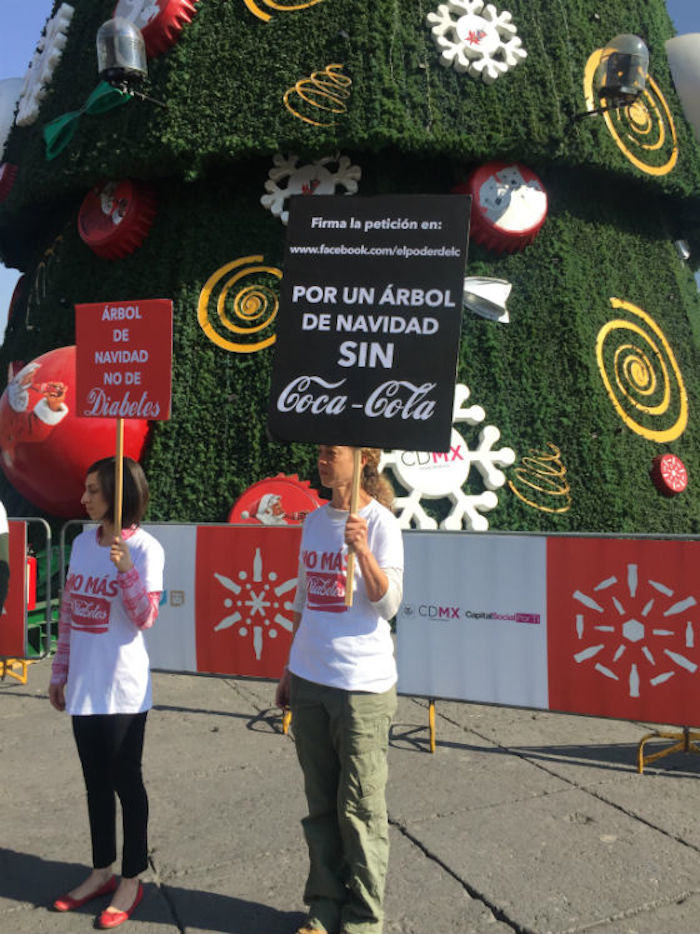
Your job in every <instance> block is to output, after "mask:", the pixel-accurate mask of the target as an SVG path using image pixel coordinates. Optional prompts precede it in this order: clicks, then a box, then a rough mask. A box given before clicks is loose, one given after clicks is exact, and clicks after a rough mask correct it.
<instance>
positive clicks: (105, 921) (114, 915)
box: [95, 882, 143, 929]
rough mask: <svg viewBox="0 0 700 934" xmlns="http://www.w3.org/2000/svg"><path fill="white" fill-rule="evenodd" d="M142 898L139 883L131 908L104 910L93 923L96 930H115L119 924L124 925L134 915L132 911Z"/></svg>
mask: <svg viewBox="0 0 700 934" xmlns="http://www.w3.org/2000/svg"><path fill="white" fill-rule="evenodd" d="M142 898H143V885H142V884H141V883H140V882H139V887H138V891H137V892H136V898H135V899H134V901H133V904H132V906H131V908H128V909H127V910H126V911H108V910H107V909H106V908H105V910H104V911H103V912H102V914H101V915H100V916H99V918H98V919H97V921H96V922H95V925H96V927H98V928H102V929H105V928H116V927H119V925H120V924H124V922H125V921H128V920H129V918H130V917H131V916H132V914H133V913H134V909H135V908H136V906H137V905H138V903H139V902H140V901H141V899H142Z"/></svg>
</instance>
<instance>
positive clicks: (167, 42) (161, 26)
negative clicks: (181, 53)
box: [112, 0, 198, 58]
mask: <svg viewBox="0 0 700 934" xmlns="http://www.w3.org/2000/svg"><path fill="white" fill-rule="evenodd" d="M197 2H198V0H119V2H118V3H117V5H116V7H115V8H114V13H113V14H112V15H113V16H115V17H116V16H121V17H124V19H128V20H131V22H132V23H135V25H136V26H138V28H139V29H140V30H141V34H142V35H143V41H144V43H145V44H146V55H147V56H148V58H155V56H156V55H160V54H161V53H162V52H166V51H167V50H168V49H169V48H171V47H172V46H173V45H175V43H176V42H177V40H178V39H179V38H180V33H181V32H182V30H183V27H184V26H186V25H187V23H190V22H192V19H193V18H194V16H195V14H196V12H197V7H196V6H195V4H196V3H197Z"/></svg>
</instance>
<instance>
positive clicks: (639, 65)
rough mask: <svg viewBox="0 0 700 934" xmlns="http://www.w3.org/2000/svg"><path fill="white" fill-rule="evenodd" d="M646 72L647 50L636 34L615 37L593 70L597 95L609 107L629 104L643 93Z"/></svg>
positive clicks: (647, 64) (647, 65)
mask: <svg viewBox="0 0 700 934" xmlns="http://www.w3.org/2000/svg"><path fill="white" fill-rule="evenodd" d="M648 71H649V50H648V49H647V47H646V45H645V44H644V42H643V41H642V40H641V39H640V38H639V36H632V35H629V34H624V35H620V36H615V38H614V39H611V40H610V42H608V44H607V45H606V46H605V47H604V49H603V53H602V55H601V59H600V64H599V65H598V68H597V69H596V76H595V82H596V89H597V91H598V97H599V98H600V100H601V101H604V102H605V103H606V104H610V105H612V106H624V105H625V104H631V103H632V102H633V101H636V100H637V98H638V97H640V96H641V95H642V94H643V93H644V90H645V88H646V79H647V74H648Z"/></svg>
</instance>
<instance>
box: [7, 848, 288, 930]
mask: <svg viewBox="0 0 700 934" xmlns="http://www.w3.org/2000/svg"><path fill="white" fill-rule="evenodd" d="M88 871H89V870H88V867H86V866H84V865H81V864H78V863H68V862H66V863H59V862H56V861H55V860H44V859H41V858H40V857H38V856H33V855H31V854H29V853H19V852H17V851H16V850H9V849H6V848H4V847H0V898H4V899H8V900H14V901H17V902H23V903H25V904H29V905H32V906H34V907H35V908H46V910H47V911H51V904H52V903H53V900H54V899H55V898H57V897H58V896H59V895H61V894H63V893H64V892H67V891H70V889H71V888H74V887H75V886H76V885H78V884H79V883H80V882H81V881H82V880H83V879H84V878H85V875H86V872H88ZM144 890H145V892H144V898H143V901H142V902H141V904H140V905H139V907H138V909H137V912H136V913H135V914H134V918H133V920H132V922H131V923H132V924H134V923H138V922H139V921H141V922H144V923H146V922H148V923H151V924H163V925H168V926H170V927H171V928H172V927H177V928H179V929H180V930H181V931H182V930H187V931H191V932H192V934H194V932H196V931H209V932H219V931H220V932H222V934H289V932H290V931H295V930H296V929H297V928H298V927H299V926H300V925H301V924H302V923H303V921H304V917H305V916H304V914H303V913H301V912H298V911H279V910H277V909H276V908H270V907H268V906H267V905H262V904H260V903H259V902H252V901H247V900H245V899H242V898H236V897H235V896H233V895H221V894H219V893H217V892H205V891H202V890H200V889H187V888H183V887H181V886H177V885H172V884H162V885H160V886H158V885H156V884H155V883H148V882H146V883H145V885H144ZM108 903H109V899H108V898H107V897H104V898H103V899H95V900H94V901H92V902H88V904H87V905H84V906H83V907H82V908H78V909H77V910H76V911H75V912H71V914H72V915H88V916H96V915H97V914H99V912H100V911H102V909H103V908H105V907H106V906H107V904H108Z"/></svg>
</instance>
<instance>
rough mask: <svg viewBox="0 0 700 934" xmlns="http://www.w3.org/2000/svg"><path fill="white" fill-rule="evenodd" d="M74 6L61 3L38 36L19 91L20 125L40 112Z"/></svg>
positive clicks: (18, 111) (25, 123) (33, 118)
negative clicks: (34, 50)
mask: <svg viewBox="0 0 700 934" xmlns="http://www.w3.org/2000/svg"><path fill="white" fill-rule="evenodd" d="M73 13H74V10H73V7H72V6H70V4H68V3H62V4H61V5H60V7H59V8H58V10H57V11H56V13H55V15H54V16H52V17H51V19H50V20H49V21H48V23H47V24H46V31H45V33H44V35H43V36H42V37H41V39H40V40H39V43H38V45H37V48H36V52H35V53H34V57H33V58H32V60H31V62H30V63H29V68H28V69H27V73H26V74H25V76H24V84H23V85H22V90H21V91H20V94H19V108H18V110H17V120H16V123H17V126H30V125H31V124H32V123H34V122H35V121H36V119H37V117H38V116H39V108H40V106H41V102H42V100H43V99H44V97H46V94H47V90H48V88H47V86H48V85H49V84H50V83H51V80H52V78H53V73H54V71H55V70H56V66H57V65H58V63H59V62H60V61H61V56H62V55H63V50H64V48H65V46H66V42H67V41H68V40H67V38H66V33H67V32H68V27H69V26H70V23H71V20H72V18H73Z"/></svg>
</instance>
